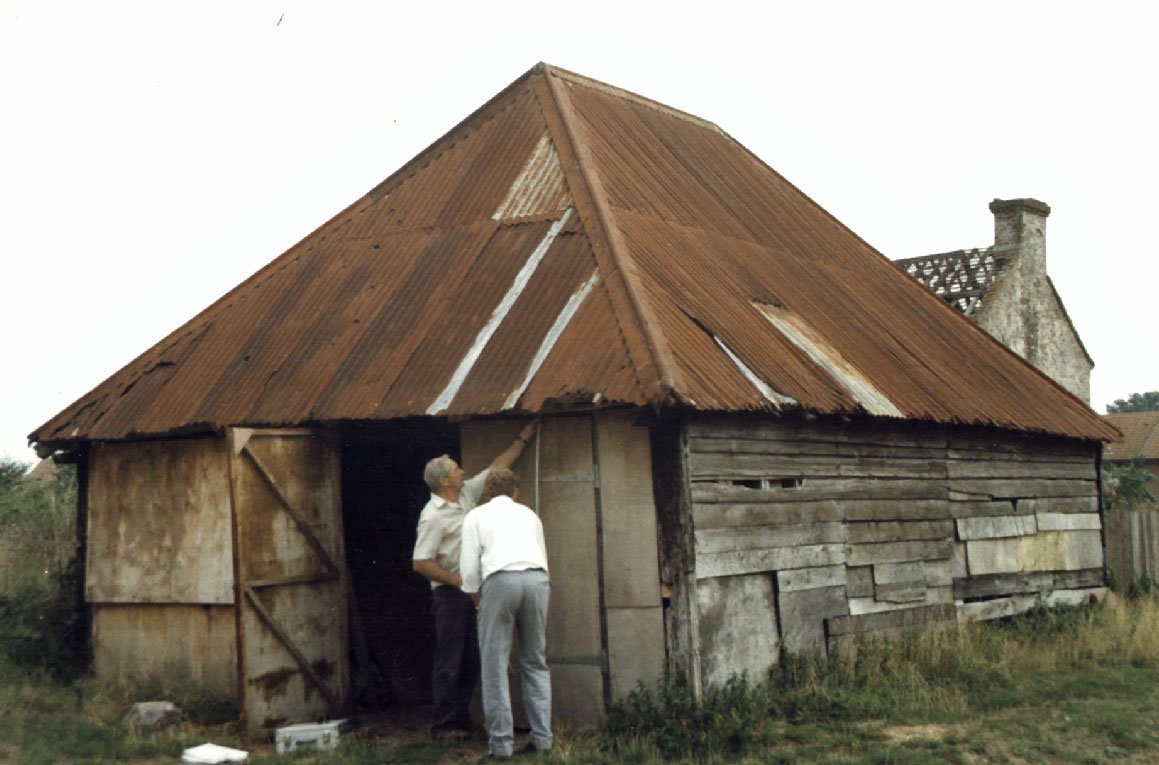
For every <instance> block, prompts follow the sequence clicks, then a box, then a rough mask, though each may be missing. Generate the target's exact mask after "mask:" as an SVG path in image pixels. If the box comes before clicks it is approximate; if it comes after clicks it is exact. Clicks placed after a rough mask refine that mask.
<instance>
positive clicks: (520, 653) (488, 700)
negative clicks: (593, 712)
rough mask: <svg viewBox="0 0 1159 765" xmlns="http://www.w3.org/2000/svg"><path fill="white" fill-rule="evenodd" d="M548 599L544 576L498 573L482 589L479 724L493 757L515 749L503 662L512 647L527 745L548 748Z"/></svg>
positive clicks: (539, 572) (542, 748)
mask: <svg viewBox="0 0 1159 765" xmlns="http://www.w3.org/2000/svg"><path fill="white" fill-rule="evenodd" d="M550 594H551V585H550V584H549V583H548V579H547V572H546V571H543V570H540V569H536V570H534V571H499V572H497V573H494V574H492V575H491V576H489V577H487V579H486V580H484V582H483V586H482V588H480V592H479V595H480V600H479V653H480V657H481V659H482V665H483V667H482V669H483V672H482V674H483V719H484V725H485V726H486V728H487V737H488V743H489V745H490V749H491V753H492V754H494V755H496V756H498V757H506V756H509V755H510V754H511V753H512V749H513V748H514V743H515V736H514V730H513V727H514V723H513V722H512V719H511V689H510V687H509V686H508V684H507V663H508V660H509V658H510V657H511V644H512V642H515V640H514V636H515V635H518V641H517V644H516V648H517V650H516V666H517V667H518V668H519V679H520V681H521V683H522V686H523V706H524V709H525V710H526V712H527V721H528V723H530V725H531V743H532V745H534V746H535V748H536V749H538V750H540V751H547V750H548V749H551V743H552V737H551V671H550V670H549V669H548V668H547V656H546V653H545V643H546V639H545V630H546V627H547V602H548V599H549V596H550Z"/></svg>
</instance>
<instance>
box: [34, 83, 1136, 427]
mask: <svg viewBox="0 0 1159 765" xmlns="http://www.w3.org/2000/svg"><path fill="white" fill-rule="evenodd" d="M521 272H524V277H525V278H524V277H517V274H520V273H521ZM770 307H771V308H770ZM769 310H771V311H773V312H774V314H776V315H777V316H782V315H783V316H789V317H793V323H792V326H793V327H797V328H798V329H799V328H800V327H805V328H807V329H808V332H806V333H805V334H804V335H801V336H800V337H797V336H793V337H790V336H789V335H793V334H794V332H797V330H792V331H789V332H788V335H787V334H786V331H782V330H783V329H784V328H782V330H779V329H777V328H776V327H774V326H773V325H772V324H771V323H770V320H769V319H768V318H767V317H766V313H765V312H763V311H769ZM797 334H801V333H800V332H797ZM802 337H805V338H806V341H802ZM819 354H820V355H819ZM963 358H966V359H969V362H968V363H966V364H963V363H962V359H963ZM561 398H562V399H575V400H583V401H593V402H619V403H630V404H634V405H644V404H649V403H650V404H653V405H657V406H663V405H667V404H666V403H664V402H668V401H671V400H676V401H682V402H684V403H685V404H686V405H690V406H694V407H696V408H699V409H705V410H718V411H758V410H759V411H774V410H776V409H778V408H783V407H785V406H794V405H799V406H801V407H803V408H806V409H810V410H814V411H818V412H824V413H837V412H852V411H858V410H862V409H869V410H870V411H878V412H883V411H887V410H889V408H888V407H887V406H886V404H885V403H884V402H886V401H888V402H889V405H891V406H892V407H895V408H896V411H897V412H898V413H899V414H900V415H901V416H904V417H907V418H913V419H921V420H932V421H937V422H954V423H975V424H985V425H997V426H1002V427H1007V428H1017V429H1024V430H1031V431H1042V432H1048V433H1057V434H1062V435H1068V436H1075V437H1081V438H1106V439H1114V438H1115V437H1116V434H1115V433H1114V431H1113V429H1112V428H1109V427H1108V426H1106V425H1105V424H1104V423H1102V422H1101V421H1100V420H1099V419H1098V417H1097V416H1096V415H1094V413H1093V412H1091V411H1090V410H1089V409H1088V408H1086V407H1085V405H1083V404H1082V403H1081V402H1079V401H1078V400H1077V399H1074V398H1073V397H1071V396H1069V395H1068V394H1066V393H1065V392H1063V391H1062V390H1061V388H1059V387H1058V386H1056V385H1054V384H1053V383H1052V382H1050V381H1048V380H1047V379H1046V378H1044V377H1043V376H1042V375H1041V374H1039V373H1038V372H1036V371H1035V370H1034V369H1033V368H1032V367H1030V366H1029V365H1027V364H1026V363H1025V362H1023V361H1022V360H1021V359H1019V358H1018V357H1017V356H1015V355H1014V354H1012V353H1010V352H1009V351H1007V350H1006V349H1004V348H1002V347H1001V346H1000V345H999V344H997V343H996V342H994V341H993V340H991V339H990V338H989V337H988V336H986V335H985V334H984V333H983V332H982V331H981V330H979V329H977V328H976V327H974V326H972V325H971V324H970V323H969V322H968V321H966V320H964V319H962V318H961V317H959V316H957V315H955V314H954V312H953V311H952V310H951V309H950V308H949V307H948V306H946V305H945V304H943V303H942V302H941V301H940V300H939V299H938V298H937V297H935V296H934V295H932V294H931V293H929V292H928V291H927V290H926V289H925V288H924V287H922V286H921V285H920V284H916V283H914V281H913V280H912V279H910V277H908V276H906V275H905V274H904V273H902V272H901V271H900V270H899V269H898V268H896V267H894V266H893V265H892V264H891V263H889V261H887V260H886V259H885V258H883V257H882V256H881V255H880V254H879V253H877V252H876V251H875V250H873V249H872V248H871V247H870V246H869V245H867V244H866V243H865V242H863V241H862V240H861V239H859V238H858V237H857V236H856V235H854V234H853V233H852V232H850V231H849V230H848V229H846V228H845V227H844V226H842V225H841V224H840V222H838V221H837V220H836V219H834V218H833V217H832V216H830V215H829V214H828V213H826V212H825V211H824V210H822V209H821V208H820V207H819V206H817V205H816V204H815V203H814V202H813V201H812V200H810V199H809V198H808V197H806V196H805V195H804V194H802V193H801V192H800V191H799V190H797V189H796V188H795V187H793V186H792V184H790V183H788V182H787V181H786V180H785V179H784V178H782V177H781V176H780V175H778V174H777V173H775V172H774V171H772V170H771V169H770V168H769V167H767V166H766V165H765V164H764V163H762V162H761V161H760V160H759V159H757V158H756V157H755V156H753V155H752V154H750V153H749V152H748V151H747V150H745V149H744V147H742V146H741V145H740V144H738V143H736V142H735V141H734V140H732V139H731V138H730V137H729V136H728V135H726V134H725V133H723V132H722V131H721V130H720V129H719V128H717V127H716V126H715V125H712V124H711V123H708V122H705V121H704V120H701V119H699V118H697V117H693V116H691V115H687V114H682V113H680V112H678V111H676V110H673V109H671V108H669V107H666V106H663V105H662V104H657V103H655V102H652V101H648V100H647V99H644V98H641V97H639V96H635V95H633V94H630V93H626V92H625V91H621V90H618V89H615V88H612V87H610V86H607V85H604V84H602V83H597V82H595V81H592V80H588V79H586V78H583V77H580V76H578V75H574V74H571V73H568V72H564V71H562V70H558V69H554V68H552V67H548V66H546V65H540V66H538V67H536V68H535V69H533V70H532V71H531V72H529V73H528V74H527V75H525V76H524V77H523V78H521V79H520V80H517V81H516V82H515V83H513V84H512V85H511V86H509V87H508V88H506V89H505V90H504V91H502V92H501V93H500V94H499V95H498V96H496V97H495V98H494V99H492V100H491V101H490V102H489V103H487V104H485V105H484V106H483V107H481V108H480V109H479V110H478V111H476V112H475V113H474V114H472V115H471V116H470V117H468V118H467V119H466V120H464V121H463V122H462V123H461V124H460V125H458V126H456V127H455V128H454V129H452V130H451V131H450V132H448V133H447V134H446V135H444V136H443V137H442V138H440V139H438V140H437V141H435V142H434V143H433V144H432V145H431V146H430V147H429V148H428V149H426V150H425V151H423V152H422V153H421V154H420V155H418V156H417V157H415V159H413V160H412V161H411V162H409V163H407V165H405V166H404V167H403V168H401V169H400V170H399V171H398V172H396V173H395V174H394V175H392V176H391V177H390V178H388V179H387V180H385V181H384V182H383V183H382V184H380V185H379V186H378V187H376V188H375V189H373V190H371V191H370V192H369V193H368V194H366V195H365V196H364V197H362V198H361V199H358V200H356V201H355V202H354V203H353V204H351V205H350V206H349V207H348V208H346V209H345V210H343V211H341V212H340V213H338V214H337V215H335V216H334V217H333V218H332V219H331V220H330V221H328V222H326V223H325V224H323V225H322V226H321V227H319V228H318V229H317V230H316V231H315V232H313V233H312V234H310V235H309V236H307V237H306V238H305V239H303V240H302V241H301V242H299V243H298V244H297V245H295V246H294V247H292V248H290V250H288V251H287V252H286V253H285V254H283V255H282V256H281V257H279V258H278V259H276V260H274V261H273V262H271V263H270V264H269V265H268V266H266V267H265V268H263V269H261V270H260V271H259V272H258V273H256V274H254V275H253V276H252V277H250V278H249V279H247V280H246V281H244V282H243V283H242V284H241V285H239V286H238V287H236V288H235V289H234V290H232V291H230V293H228V294H227V295H225V296H224V297H223V298H221V299H220V300H219V301H217V302H216V303H215V304H213V305H212V306H210V307H209V308H207V309H206V310H205V311H203V312H202V313H201V314H199V315H198V316H196V317H194V318H193V319H192V320H191V321H190V322H188V323H187V324H186V325H185V326H183V327H181V328H179V329H178V330H176V331H175V332H173V333H172V334H170V335H169V336H168V337H166V338H165V339H164V340H163V341H162V342H160V343H158V344H157V345H156V346H154V347H153V348H151V349H149V350H148V351H146V352H145V353H143V354H142V355H141V356H140V357H138V358H137V359H135V360H134V361H133V362H131V363H130V364H128V365H126V366H125V367H124V368H123V369H121V370H120V371H119V372H117V373H116V374H114V375H112V376H111V377H110V378H109V379H108V380H106V381H105V382H103V383H102V384H101V385H99V386H97V387H96V388H95V389H94V390H93V391H92V392H90V393H89V394H87V395H86V396H84V397H82V398H81V399H80V400H79V401H77V402H76V403H74V404H73V405H72V406H70V407H69V408H67V409H66V410H64V411H63V412H61V413H60V414H59V415H57V416H56V417H54V418H53V419H52V420H50V421H49V422H48V423H46V424H45V425H44V426H42V427H41V428H40V429H38V430H37V431H36V432H35V433H33V435H32V438H33V440H36V441H42V442H47V443H61V442H68V441H83V440H95V439H108V440H114V439H124V438H130V437H133V436H135V435H161V434H166V433H173V432H188V431H191V430H205V429H217V428H220V427H223V426H226V425H263V424H302V423H310V422H329V421H339V420H358V419H365V418H390V417H402V416H412V415H416V414H424V413H428V412H432V411H437V412H443V413H446V414H456V415H471V414H487V413H495V412H500V411H503V410H505V409H507V408H510V407H515V408H517V409H520V410H523V411H539V410H541V409H543V408H544V407H546V406H549V405H550V404H551V402H552V401H553V400H556V399H561ZM859 401H860V403H859ZM791 402H796V403H795V404H793V403H791Z"/></svg>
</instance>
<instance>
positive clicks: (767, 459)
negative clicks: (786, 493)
mask: <svg viewBox="0 0 1159 765" xmlns="http://www.w3.org/2000/svg"><path fill="white" fill-rule="evenodd" d="M689 463H690V465H691V468H692V479H693V480H694V481H698V480H704V479H706V478H732V479H755V478H770V479H778V478H945V477H946V463H945V461H943V460H920V459H907V460H899V459H891V458H888V457H882V458H878V457H872V458H870V457H862V458H842V457H814V456H801V457H797V456H790V455H776V454H727V453H723V452H694V453H692V454H690V455H689Z"/></svg>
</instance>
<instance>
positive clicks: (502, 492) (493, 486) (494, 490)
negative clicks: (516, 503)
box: [479, 468, 519, 505]
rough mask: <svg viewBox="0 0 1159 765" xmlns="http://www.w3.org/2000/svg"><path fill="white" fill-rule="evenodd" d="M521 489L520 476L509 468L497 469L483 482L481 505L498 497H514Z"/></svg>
mask: <svg viewBox="0 0 1159 765" xmlns="http://www.w3.org/2000/svg"><path fill="white" fill-rule="evenodd" d="M518 488H519V476H517V475H515V471H513V470H510V469H508V468H495V469H494V470H492V471H491V472H490V473H488V474H487V477H486V478H485V479H484V480H483V494H482V496H480V497H479V504H480V505H481V504H483V503H484V502H490V501H491V500H493V499H495V498H496V497H500V496H507V497H514V496H515V490H516V489H518Z"/></svg>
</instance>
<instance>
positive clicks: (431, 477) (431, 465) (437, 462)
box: [423, 454, 451, 493]
mask: <svg viewBox="0 0 1159 765" xmlns="http://www.w3.org/2000/svg"><path fill="white" fill-rule="evenodd" d="M450 460H451V455H449V454H443V455H440V456H438V457H435V458H434V459H433V460H431V461H430V462H428V463H427V466H426V467H425V468H423V481H425V482H426V484H427V486H429V487H430V489H431V493H438V491H439V487H440V486H442V485H443V479H444V478H446V477H447V475H449V474H450V472H451V471H450V469H448V468H447V463H448V462H450Z"/></svg>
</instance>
